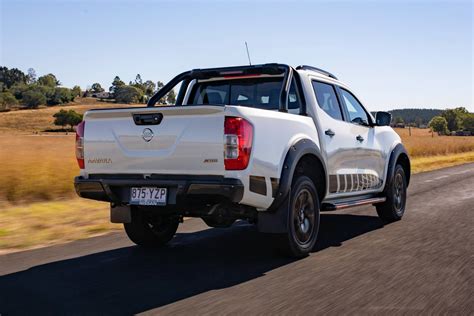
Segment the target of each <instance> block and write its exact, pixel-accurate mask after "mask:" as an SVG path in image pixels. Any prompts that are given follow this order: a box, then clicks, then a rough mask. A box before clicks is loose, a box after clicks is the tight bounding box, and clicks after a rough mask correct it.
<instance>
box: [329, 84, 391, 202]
mask: <svg viewBox="0 0 474 316" xmlns="http://www.w3.org/2000/svg"><path fill="white" fill-rule="evenodd" d="M337 91H338V94H339V99H340V100H341V104H342V106H343V110H344V114H345V115H344V116H345V120H346V124H347V125H348V127H347V128H348V131H349V134H350V137H351V138H352V142H353V147H354V151H356V152H357V161H356V165H357V170H356V173H355V174H354V177H355V179H353V180H352V191H361V192H362V191H363V192H364V193H365V192H367V191H373V190H378V189H380V188H381V186H382V184H383V174H384V168H385V157H384V152H385V151H384V149H383V148H381V146H380V144H379V143H378V142H377V139H376V137H375V128H374V127H373V124H372V118H371V117H370V115H369V114H368V112H367V111H366V110H365V108H364V107H363V106H362V104H361V103H360V102H359V101H358V100H357V98H356V97H355V96H354V95H353V94H352V93H351V92H349V91H348V90H346V89H344V88H342V87H337Z"/></svg>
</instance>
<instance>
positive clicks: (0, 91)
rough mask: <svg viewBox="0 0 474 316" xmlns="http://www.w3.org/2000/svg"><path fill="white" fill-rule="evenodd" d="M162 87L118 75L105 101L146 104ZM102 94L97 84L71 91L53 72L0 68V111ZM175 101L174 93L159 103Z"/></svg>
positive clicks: (149, 81) (76, 87)
mask: <svg viewBox="0 0 474 316" xmlns="http://www.w3.org/2000/svg"><path fill="white" fill-rule="evenodd" d="M163 86H164V84H163V83H162V82H161V81H158V82H157V83H156V84H155V82H153V81H151V80H146V81H143V80H142V78H141V76H140V74H137V76H136V77H135V81H130V82H129V84H128V85H127V84H125V82H124V81H122V80H121V79H120V77H119V76H115V78H114V79H113V81H112V84H111V86H110V87H109V93H108V95H107V97H106V99H110V100H111V101H114V102H116V103H145V102H147V101H148V99H149V98H150V97H151V96H152V95H153V94H155V93H156V92H157V91H158V90H159V89H161V88H162V87H163ZM104 91H105V90H104V89H103V88H102V87H101V85H100V84H99V83H94V84H92V86H91V88H90V89H88V90H86V91H84V92H83V91H81V88H80V87H79V86H77V85H76V86H74V87H73V88H72V89H69V88H66V87H61V82H60V81H59V80H58V79H57V78H56V76H55V75H54V74H52V73H50V74H46V75H44V76H40V77H37V75H36V71H35V70H34V69H33V68H30V69H28V72H27V73H24V72H23V71H21V70H19V69H17V68H11V69H9V68H7V67H0V111H5V110H9V109H10V108H13V107H17V106H23V107H26V108H32V109H34V108H38V107H39V106H40V105H46V106H54V105H60V104H66V103H69V102H72V101H74V99H75V98H76V97H79V96H90V95H92V94H97V93H101V92H104ZM175 101H176V94H175V92H174V91H173V90H172V91H170V92H169V93H168V94H167V95H166V96H165V97H163V98H162V99H161V100H160V102H162V103H165V104H173V103H175Z"/></svg>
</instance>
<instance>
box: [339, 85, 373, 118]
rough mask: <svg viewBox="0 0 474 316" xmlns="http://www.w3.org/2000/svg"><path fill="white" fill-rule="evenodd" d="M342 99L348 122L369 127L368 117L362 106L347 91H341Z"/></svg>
mask: <svg viewBox="0 0 474 316" xmlns="http://www.w3.org/2000/svg"><path fill="white" fill-rule="evenodd" d="M340 91H341V95H342V99H343V100H344V104H345V106H346V109H347V113H348V114H349V121H351V122H352V123H356V124H361V125H369V116H368V115H367V112H365V110H364V108H363V107H362V105H361V104H360V103H359V101H357V99H356V98H355V97H354V96H353V95H352V93H350V92H349V91H347V90H344V89H341V90H340Z"/></svg>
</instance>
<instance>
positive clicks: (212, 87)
mask: <svg viewBox="0 0 474 316" xmlns="http://www.w3.org/2000/svg"><path fill="white" fill-rule="evenodd" d="M282 82H283V80H282V78H280V77H279V78H253V79H233V80H222V81H208V82H198V83H196V84H195V85H194V87H193V90H192V92H191V95H190V98H189V102H188V104H189V105H208V104H212V105H220V104H221V105H224V104H231V105H240V106H248V107H254V108H259V109H267V110H276V109H278V106H279V104H280V92H281V88H282ZM288 98H289V100H288V101H289V102H288V108H290V109H295V108H299V106H300V105H299V99H298V97H297V94H296V88H295V87H294V84H292V87H291V89H290V92H289V96H288Z"/></svg>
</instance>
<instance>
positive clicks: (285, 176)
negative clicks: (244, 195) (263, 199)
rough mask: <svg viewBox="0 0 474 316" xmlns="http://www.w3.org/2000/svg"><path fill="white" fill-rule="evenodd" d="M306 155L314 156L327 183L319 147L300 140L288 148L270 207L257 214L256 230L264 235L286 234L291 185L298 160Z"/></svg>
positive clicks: (311, 142)
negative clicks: (318, 161)
mask: <svg viewBox="0 0 474 316" xmlns="http://www.w3.org/2000/svg"><path fill="white" fill-rule="evenodd" d="M307 154H311V155H314V156H316V157H317V158H318V159H319V160H320V161H321V164H322V166H323V169H324V176H325V177H326V179H325V181H326V182H327V173H326V165H325V163H324V160H323V157H322V155H321V151H320V149H319V147H318V146H317V145H316V144H315V143H314V142H313V141H312V140H310V139H300V140H299V141H297V142H296V143H295V144H293V145H292V146H290V148H289V150H288V152H287V154H286V157H285V160H284V162H283V167H282V171H281V177H280V181H279V185H278V190H277V192H276V195H275V199H274V200H273V203H272V205H271V206H270V207H269V209H268V210H267V211H261V212H259V213H258V229H259V231H261V232H266V233H286V232H287V230H288V208H289V199H288V196H289V195H290V190H291V183H292V181H293V175H294V173H295V169H296V166H297V164H298V162H299V161H300V159H301V158H302V157H303V156H304V155H307Z"/></svg>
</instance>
